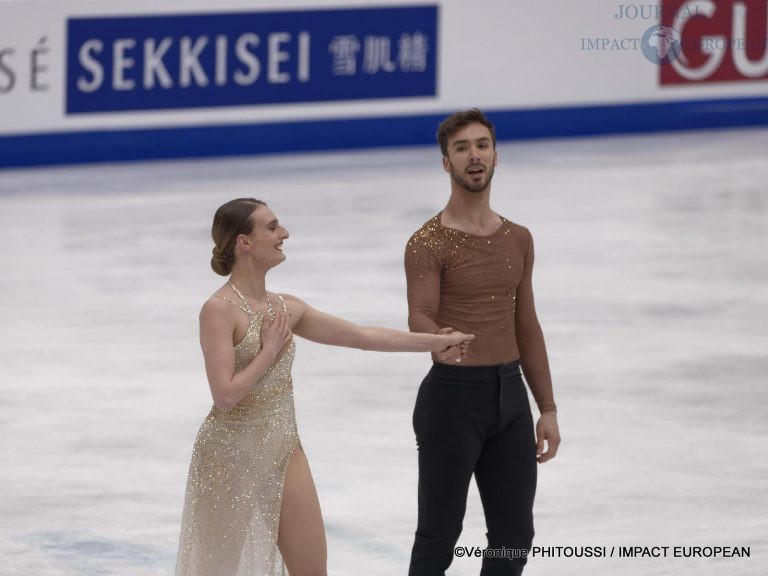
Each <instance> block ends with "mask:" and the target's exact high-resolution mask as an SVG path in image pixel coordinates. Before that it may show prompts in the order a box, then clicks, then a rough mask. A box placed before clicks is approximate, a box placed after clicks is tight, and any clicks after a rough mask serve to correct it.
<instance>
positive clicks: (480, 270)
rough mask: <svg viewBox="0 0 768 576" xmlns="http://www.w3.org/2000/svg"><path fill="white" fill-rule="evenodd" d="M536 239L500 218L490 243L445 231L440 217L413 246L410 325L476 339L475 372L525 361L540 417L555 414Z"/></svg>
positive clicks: (408, 262) (472, 348) (408, 268)
mask: <svg viewBox="0 0 768 576" xmlns="http://www.w3.org/2000/svg"><path fill="white" fill-rule="evenodd" d="M532 271H533V238H532V237H531V233H530V232H529V231H528V229H527V228H525V227H523V226H520V225H519V224H515V223H514V222H510V221H509V220H507V219H505V218H503V217H502V218H501V226H499V228H498V229H497V230H496V231H495V232H494V233H493V234H491V235H489V236H475V235H473V234H469V233H466V232H462V231H460V230H456V229H453V228H447V227H445V226H443V225H442V224H441V223H440V214H438V215H437V216H435V217H434V218H432V219H431V220H429V221H428V222H426V223H425V224H424V225H423V226H422V227H421V228H420V229H419V230H418V231H417V232H416V233H415V234H414V235H413V236H411V239H410V240H409V241H408V245H407V246H406V250H405V274H406V278H407V281H408V325H409V327H410V329H411V330H412V331H414V332H431V333H435V332H437V331H438V330H439V329H440V328H444V327H446V326H450V327H451V328H453V329H454V330H460V331H461V332H465V333H469V334H474V335H475V339H474V340H473V341H472V343H471V344H470V345H469V352H468V354H467V357H466V358H465V359H464V361H463V362H462V363H463V364H465V365H471V366H489V365H496V364H506V363H508V362H513V361H514V360H517V359H520V364H521V366H522V369H523V373H524V375H525V378H526V380H527V381H528V385H529V386H530V387H531V391H532V392H533V396H534V398H535V399H536V403H537V404H538V406H539V410H540V411H545V410H553V409H555V402H554V396H553V393H552V380H551V376H550V373H549V362H548V361H547V349H546V346H545V344H544V335H543V334H542V331H541V326H540V325H539V321H538V318H537V317H536V309H535V307H534V303H533V288H532V284H531V275H532Z"/></svg>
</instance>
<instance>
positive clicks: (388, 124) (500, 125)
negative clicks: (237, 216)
mask: <svg viewBox="0 0 768 576" xmlns="http://www.w3.org/2000/svg"><path fill="white" fill-rule="evenodd" d="M448 113H450V111H446V113H445V114H429V115H419V116H394V117H385V118H358V119H332V120H315V121H304V122H280V123H269V124H252V125H235V126H200V127H184V128H155V129H144V130H115V131H90V132H62V133H54V134H37V135H25V136H5V137H0V167H24V166H44V165H54V164H79V163H96V162H124V161H132V160H158V159H169V158H195V157H206V156H237V155H246V154H270V153H282V152H306V151H318V150H341V149H350V148H370V147H386V146H409V145H420V144H433V145H435V146H436V143H435V131H436V130H437V126H438V124H439V123H440V121H441V120H442V119H443V118H444V117H445V116H446V115H447V114H448ZM487 114H488V117H489V118H490V119H491V121H492V122H494V124H495V125H496V132H497V135H498V139H499V140H519V139H532V138H549V137H567V136H590V135H600V134H620V133H642V132H663V131H673V130H693V129H706V128H727V127H737V126H765V125H768V98H750V99H734V100H709V101H701V100H695V101H685V102H664V103H654V104H627V105H620V106H583V107H569V108H543V109H530V110H495V111H494V110H488V111H487Z"/></svg>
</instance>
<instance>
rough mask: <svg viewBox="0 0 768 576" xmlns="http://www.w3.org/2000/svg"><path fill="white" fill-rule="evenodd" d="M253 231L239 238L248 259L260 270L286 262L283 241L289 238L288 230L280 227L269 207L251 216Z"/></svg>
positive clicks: (260, 207)
mask: <svg viewBox="0 0 768 576" xmlns="http://www.w3.org/2000/svg"><path fill="white" fill-rule="evenodd" d="M251 220H253V231H252V232H251V233H250V234H248V235H245V234H241V235H240V236H239V237H238V245H240V246H241V247H242V248H243V250H244V251H245V253H246V254H248V257H250V258H251V259H253V260H254V263H255V264H256V265H258V266H259V267H260V268H264V269H265V270H268V269H269V268H273V267H274V266H277V265H278V264H280V262H282V261H283V260H285V254H283V240H285V239H286V238H288V230H286V229H285V228H284V227H283V226H281V225H280V222H279V221H278V220H277V216H275V213H274V212H272V210H270V209H269V207H268V206H259V207H258V208H257V209H256V210H254V211H253V213H252V214H251Z"/></svg>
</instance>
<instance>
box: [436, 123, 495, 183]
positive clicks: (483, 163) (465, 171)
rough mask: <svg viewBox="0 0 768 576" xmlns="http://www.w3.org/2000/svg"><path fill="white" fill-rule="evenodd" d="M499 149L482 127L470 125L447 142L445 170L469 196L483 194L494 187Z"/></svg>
mask: <svg viewBox="0 0 768 576" xmlns="http://www.w3.org/2000/svg"><path fill="white" fill-rule="evenodd" d="M495 167H496V149H495V148H494V147H493V139H492V138H491V132H490V130H488V128H486V127H485V126H483V125H482V124H469V125H467V126H465V127H464V128H462V129H461V130H459V131H458V132H456V133H455V134H454V135H453V136H451V137H450V138H449V139H448V156H447V157H446V156H444V157H443V168H444V169H445V171H446V172H448V173H449V174H450V175H451V179H453V181H454V182H456V184H458V185H459V186H461V187H462V188H464V190H466V191H467V192H474V193H477V192H483V191H484V190H486V189H487V188H488V186H489V185H490V184H491V179H492V178H493V170H494V168H495Z"/></svg>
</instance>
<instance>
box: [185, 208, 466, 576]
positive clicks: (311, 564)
mask: <svg viewBox="0 0 768 576" xmlns="http://www.w3.org/2000/svg"><path fill="white" fill-rule="evenodd" d="M212 236H213V241H214V243H215V247H214V249H213V258H212V259H211V267H212V268H213V270H214V271H215V272H216V273H218V274H220V275H222V276H227V275H229V279H228V281H227V283H226V284H224V285H223V286H222V287H221V288H219V289H218V290H217V291H216V292H215V293H214V294H213V296H211V298H210V299H209V300H208V301H207V302H205V304H204V305H203V308H202V310H201V312H200V343H201V346H202V350H203V356H204V358H205V370H206V374H207V376H208V383H209V385H210V388H211V395H212V397H213V402H214V405H213V407H212V408H211V411H210V412H209V414H208V416H207V417H206V419H205V421H204V422H203V424H202V426H201V427H200V431H199V432H198V435H197V439H196V441H195V445H194V449H193V452H192V459H191V462H190V467H189V475H188V479H187V488H186V494H185V500H184V510H183V514H182V523H181V536H180V542H179V551H178V559H177V564H176V576H246V575H247V576H272V575H277V574H284V573H285V570H286V569H287V571H288V573H289V574H290V576H325V575H326V570H327V569H326V557H327V554H326V542H325V529H324V526H323V518H322V515H321V512H320V504H319V502H318V498H317V492H316V491H315V485H314V482H313V480H312V475H311V473H310V470H309V464H308V462H307V458H306V456H305V455H304V452H303V450H302V448H301V443H300V441H299V436H298V433H297V430H296V420H295V413H294V405H293V387H292V380H291V364H292V362H293V357H294V351H295V344H294V341H293V334H297V335H299V336H301V337H303V338H306V339H308V340H312V341H314V342H320V343H323V344H331V345H334V346H346V347H350V348H361V349H363V350H379V351H384V352H398V351H407V352H429V351H440V350H444V349H446V348H448V347H450V346H457V345H458V346H460V347H462V348H464V350H466V347H467V346H468V344H469V341H470V340H472V338H473V336H471V335H466V334H462V333H459V332H453V333H447V334H446V333H442V334H418V333H410V332H403V331H399V330H390V329H387V328H366V327H361V326H357V325H355V324H352V323H350V322H347V321H345V320H342V319H341V318H337V317H335V316H331V315H330V314H325V313H323V312H320V311H318V310H315V309H314V308H312V307H311V306H309V305H308V304H306V303H305V302H303V301H302V300H300V299H298V298H296V297H294V296H289V295H287V294H284V295H280V294H275V293H270V292H268V291H267V289H266V286H265V277H266V274H267V271H269V270H270V269H271V268H273V267H275V266H277V265H278V264H280V263H281V262H282V261H283V260H285V255H284V254H283V252H282V245H283V241H284V240H285V239H286V238H288V231H287V230H286V229H285V228H284V227H283V226H281V225H280V223H279V222H278V219H277V217H276V216H275V215H274V213H273V212H272V211H271V210H270V209H269V208H268V207H267V205H266V204H265V203H264V202H262V201H260V200H254V199H252V198H241V199H237V200H232V201H230V202H227V203H226V204H224V205H223V206H221V207H220V208H219V209H218V210H217V211H216V215H215V216H214V219H213V228H212Z"/></svg>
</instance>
